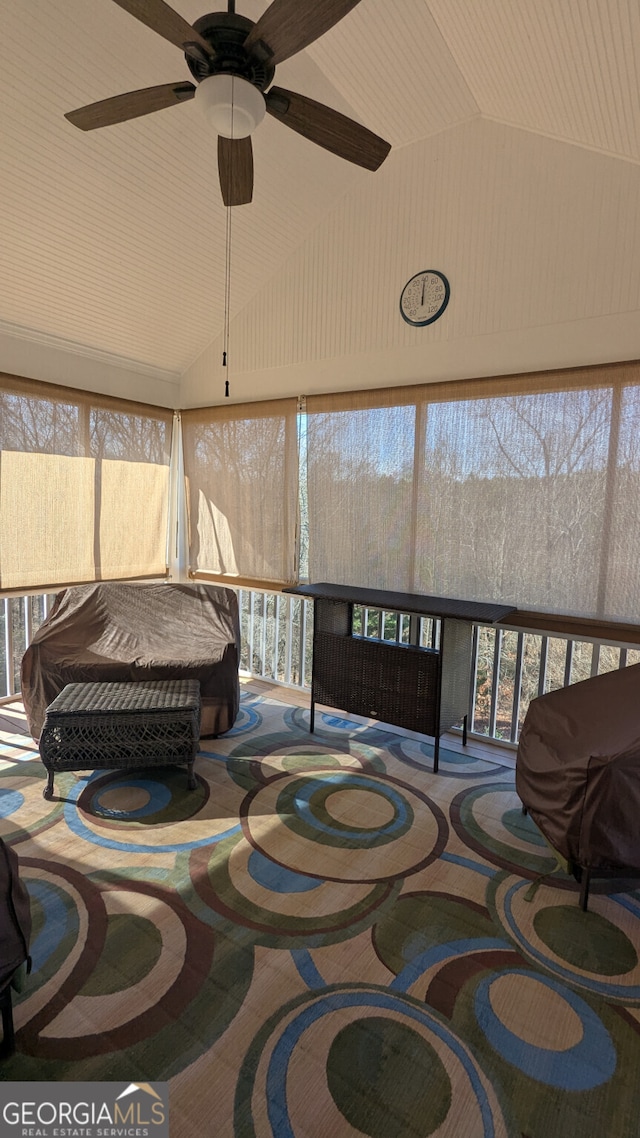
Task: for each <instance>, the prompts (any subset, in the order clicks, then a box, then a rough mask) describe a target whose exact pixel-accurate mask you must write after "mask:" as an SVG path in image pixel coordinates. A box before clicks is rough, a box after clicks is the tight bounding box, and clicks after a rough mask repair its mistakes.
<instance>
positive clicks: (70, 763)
mask: <svg viewBox="0 0 640 1138" xmlns="http://www.w3.org/2000/svg"><path fill="white" fill-rule="evenodd" d="M199 738H200V684H199V683H198V681H197V680H140V681H139V682H137V683H112V684H110V683H85V684H81V683H78V684H67V686H66V687H65V688H64V689H63V690H62V691H61V692H60V695H59V696H57V697H56V699H54V701H53V703H52V704H50V706H49V707H48V708H47V712H46V716H45V721H44V726H43V728H42V734H41V736H40V756H41V758H42V761H43V763H44V765H45V767H46V768H47V770H48V772H49V779H48V782H47V785H46V787H45V789H44V791H43V795H44V797H45V798H52V797H53V778H54V775H55V774H56V773H57V772H59V771H79V770H111V769H118V770H132V769H136V768H140V767H150V766H167V765H170V764H174V763H176V764H178V765H180V766H182V765H186V767H187V773H188V785H189V789H190V790H194V789H195V786H196V780H195V775H194V773H193V766H194V762H195V757H196V754H197V751H198V743H199Z"/></svg>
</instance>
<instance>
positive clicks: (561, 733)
mask: <svg viewBox="0 0 640 1138" xmlns="http://www.w3.org/2000/svg"><path fill="white" fill-rule="evenodd" d="M516 790H517V792H518V794H519V796H520V798H521V800H522V803H523V805H524V806H526V807H527V809H528V811H529V813H530V814H531V817H532V818H533V820H534V822H536V824H537V825H538V826H539V827H540V829H541V830H542V833H543V834H544V836H545V838H546V839H547V841H548V842H549V843H550V845H551V846H553V848H554V849H555V850H557V851H558V853H560V854H561V855H562V857H564V858H566V859H567V861H569V862H571V863H573V864H574V865H578V866H582V867H585V868H591V869H613V870H615V869H640V664H634V665H632V666H631V667H628V668H621V669H620V670H619V671H615V672H607V673H605V674H604V675H601V676H594V677H593V678H592V679H589V680H583V681H582V682H580V683H577V684H571V685H570V686H569V687H567V688H561V689H560V690H559V691H554V692H550V693H549V694H548V695H543V696H540V697H539V698H538V699H534V700H532V702H531V703H530V704H529V709H528V711H527V714H526V717H525V721H524V725H523V728H522V733H521V735H520V742H519V745H518V755H517V761H516Z"/></svg>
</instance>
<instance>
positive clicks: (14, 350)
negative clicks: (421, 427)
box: [0, 0, 640, 405]
mask: <svg viewBox="0 0 640 1138" xmlns="http://www.w3.org/2000/svg"><path fill="white" fill-rule="evenodd" d="M307 2H308V4H309V6H310V7H313V3H314V0H307ZM172 6H173V7H174V8H175V9H176V11H177V12H179V14H180V15H181V16H183V17H184V18H185V19H187V20H188V21H190V22H192V21H193V20H195V19H197V18H198V17H199V16H201V15H203V14H204V13H205V12H206V11H207V10H208V7H207V4H206V0H173V3H172ZM219 6H220V7H221V8H222V7H224V6H225V5H224V3H220V5H219ZM267 6H268V5H267V0H237V9H238V11H239V12H240V13H241V14H242V15H244V16H247V17H249V18H250V19H253V20H256V19H257V18H258V17H259V16H260V15H261V14H262V13H263V12H264V11H265V9H266V8H267ZM304 7H306V3H305V0H300V8H301V9H303V8H304ZM0 12H1V16H2V22H1V27H2V36H1V37H0V57H1V58H0V100H1V105H2V114H1V115H0V202H1V208H0V250H1V256H0V369H2V370H14V371H15V370H22V371H23V372H24V374H32V375H34V376H36V377H37V378H42V379H55V380H57V381H62V380H64V378H65V374H66V373H65V363H64V361H65V360H66V359H67V358H68V359H69V360H70V359H71V357H73V358H74V360H75V361H76V363H75V366H74V367H73V368H72V367H71V365H70V366H69V369H68V374H67V379H68V382H71V383H74V384H77V385H81V384H84V383H86V386H88V387H91V386H93V387H96V388H100V389H104V390H108V389H113V390H116V389H118V387H119V386H120V388H122V383H121V384H120V385H119V384H118V379H117V377H118V375H122V376H124V375H125V374H126V376H127V377H129V378H128V379H127V383H130V382H133V385H134V389H133V390H132V392H131V393H133V394H136V390H135V376H136V375H140V376H145V377H146V378H145V384H146V386H145V387H144V397H145V398H149V397H150V396H151V397H153V378H154V376H156V377H157V379H158V391H157V401H158V402H174V403H176V405H177V404H178V403H179V402H180V400H182V402H183V404H184V403H185V402H192V403H193V402H200V403H202V402H207V401H208V400H209V399H211V401H218V399H219V397H220V395H221V389H220V386H219V384H218V383H217V379H216V381H215V383H213V380H212V386H211V388H209V386H208V384H209V377H210V376H214V378H215V375H216V373H217V370H218V361H219V356H220V345H221V335H222V330H223V324H224V318H225V251H226V244H227V239H228V237H229V233H228V224H227V223H228V216H227V215H228V211H227V210H225V208H224V207H223V205H222V202H221V197H220V189H219V184H218V174H217V157H216V139H215V136H212V134H211V131H210V129H209V128H208V127H207V125H206V124H205V122H204V120H203V119H202V118H201V116H200V114H199V111H198V108H197V107H196V106H195V105H194V103H193V102H188V103H185V104H183V105H179V106H175V107H172V108H170V109H168V110H165V111H162V112H158V113H156V114H152V115H147V116H145V117H144V118H140V119H137V120H135V121H130V122H126V123H121V124H118V125H116V126H112V127H108V128H105V129H102V130H96V131H91V132H86V133H85V132H82V131H80V130H77V129H76V128H74V127H73V126H71V125H70V124H69V123H68V122H67V121H66V120H65V118H64V113H65V111H69V110H72V109H74V108H76V107H79V106H83V105H85V104H87V103H91V102H93V101H95V100H98V99H103V98H107V97H109V96H111V95H116V94H120V93H122V92H124V91H129V90H135V89H138V88H141V87H145V86H152V85H155V84H159V83H164V82H174V81H180V80H183V79H184V80H187V79H190V78H191V76H190V74H189V71H188V68H187V65H186V62H185V60H184V57H183V55H182V53H181V51H180V50H179V49H178V48H176V47H174V46H172V44H170V43H168V42H167V41H166V40H164V39H162V38H161V37H160V36H159V35H157V34H155V33H154V32H152V31H151V30H150V29H149V28H147V27H145V26H144V25H143V24H142V23H140V22H139V21H138V20H136V19H134V18H133V17H132V16H131V15H130V14H128V13H127V12H125V11H123V10H122V9H121V8H120V7H119V6H118V5H117V4H116V3H114V2H113V0H20V2H19V3H17V2H16V0H0ZM275 82H276V83H277V84H278V85H280V86H284V87H288V88H291V89H293V90H296V91H300V92H302V93H304V94H306V95H309V96H311V97H312V98H314V99H317V100H319V101H321V102H324V103H327V104H328V105H330V106H331V107H334V108H336V109H337V110H339V111H342V112H343V113H344V114H347V115H349V116H351V117H353V118H355V119H357V120H358V121H360V122H362V123H364V124H365V125H366V126H368V127H369V128H370V129H372V130H373V131H375V132H376V133H377V134H380V135H382V136H383V137H385V138H386V139H388V140H389V142H391V144H392V152H391V154H390V156H389V158H388V159H387V161H386V162H385V163H384V164H383V166H382V167H381V168H380V170H378V171H377V172H376V173H370V172H368V171H365V170H362V169H360V168H359V167H357V166H354V165H351V164H350V163H347V162H344V161H342V160H341V159H339V158H337V157H335V156H334V155H332V154H330V153H328V152H327V151H325V150H322V149H320V148H319V147H317V146H314V145H313V144H311V143H310V142H308V141H307V140H305V139H303V138H301V137H300V136H298V135H297V134H295V133H294V132H293V131H291V130H288V129H286V128H285V127H284V126H282V125H281V124H280V123H278V122H277V121H275V120H274V119H273V118H271V117H269V116H267V118H266V119H265V120H264V122H263V123H262V124H261V125H260V126H259V127H258V129H257V130H256V132H255V134H254V136H253V148H254V160H255V189H254V199H253V202H252V203H251V204H250V205H247V206H242V207H237V208H235V209H233V210H232V211H230V212H231V219H230V220H231V232H230V239H231V265H232V276H231V291H230V315H231V317H232V324H231V333H232V343H233V337H237V338H238V339H237V340H236V346H237V351H236V358H237V361H238V362H237V366H236V373H235V375H236V378H237V386H236V389H235V392H234V394H235V393H236V392H237V393H238V394H240V395H241V396H242V397H243V398H252V397H254V398H265V397H268V396H270V395H272V394H274V395H279V394H283V393H285V392H288V391H300V392H303V391H305V390H307V391H308V390H311V389H313V388H314V386H315V388H316V389H318V388H322V387H324V388H327V387H329V388H332V387H333V388H337V387H343V388H344V387H349V386H363V385H366V382H367V375H368V374H370V375H371V377H372V382H376V383H381V382H383V381H384V382H390V383H393V382H402V381H406V379H407V378H408V377H411V378H415V379H420V378H423V377H424V378H438V376H441V377H442V378H445V377H449V376H451V375H454V374H457V373H458V372H459V373H461V374H462V373H465V374H466V373H469V369H470V368H471V369H473V367H474V366H476V367H477V370H478V372H480V371H487V370H491V369H492V368H493V367H496V368H497V369H500V367H502V368H506V367H509V368H510V369H511V370H526V368H527V367H528V366H539V365H540V363H541V361H543V360H544V361H545V362H547V364H551V365H552V364H553V363H554V362H555V361H557V362H558V363H562V364H564V363H582V362H589V360H590V359H591V358H595V357H597V356H599V357H600V358H609V357H611V358H614V357H616V358H620V353H623V354H628V352H629V351H630V350H631V351H634V347H635V342H634V339H633V333H632V332H631V333H629V328H630V327H631V324H629V325H628V326H626V325H625V329H624V334H622V335H621V324H620V321H621V320H627V319H629V321H630V320H631V319H632V318H635V316H636V315H637V307H638V296H639V295H640V293H639V289H640V280H639V279H638V272H640V270H638V269H636V268H635V265H636V264H640V256H638V255H637V254H638V253H640V250H638V249H637V247H636V242H637V239H638V238H637V235H638V232H639V229H640V225H639V221H638V216H637V215H638V206H637V203H638V201H639V200H640V9H639V6H638V4H637V0H536V2H535V3H533V2H532V0H482V2H479V0H393V2H392V3H389V0H360V3H359V4H357V6H356V7H355V8H354V9H353V11H352V12H350V13H349V15H347V16H346V17H345V18H344V19H343V20H342V21H341V22H340V23H339V24H337V25H336V26H335V27H334V28H332V29H331V30H330V31H329V32H328V33H326V35H325V36H323V37H322V38H321V39H319V40H317V41H316V42H315V43H313V44H312V45H310V46H309V47H308V48H307V49H306V50H304V51H303V52H300V53H299V54H298V55H296V56H294V57H293V58H291V59H290V60H287V61H285V62H284V63H282V64H280V65H279V66H278V68H277V75H276V80H275ZM540 136H546V138H545V137H540ZM532 219H534V220H535V232H531V233H527V235H526V239H524V237H523V228H524V227H526V226H527V225H529V224H532ZM581 226H583V228H581ZM583 235H584V239H585V240H584V241H583ZM527 262H528V263H527ZM532 263H535V266H536V272H535V278H534V277H532V274H531V272H530V265H531V264H532ZM430 265H433V266H434V267H439V268H440V269H442V270H443V271H445V272H446V273H447V274H448V275H449V277H450V279H451V284H452V300H451V304H450V309H449V310H448V313H447V314H445V317H444V318H443V319H442V321H441V322H439V323H438V324H437V325H434V326H433V328H432V329H423V330H419V331H416V330H409V329H408V328H407V327H406V326H404V325H403V324H401V323H398V321H399V319H400V318H399V315H398V313H397V293H398V289H399V286H401V284H402V282H403V280H404V279H406V278H408V277H409V276H411V275H412V273H413V272H415V271H417V270H418V269H420V268H425V267H429V266H430ZM545 274H547V276H546V277H545ZM365 279H366V281H367V286H366V291H365V284H364V281H365ZM545 280H546V282H547V286H545V284H544V282H545ZM354 281H357V282H358V289H359V290H360V292H359V293H355V292H354V284H353V282H354ZM541 282H542V283H541ZM600 285H601V286H602V287H600ZM502 298H504V300H503V299H502ZM318 305H322V312H319V310H318ZM345 314H347V315H345ZM613 318H616V319H617V320H618V323H617V324H616V328H615V330H614V329H613V325H611V324H609V325H606V323H603V321H604V322H606V321H611V320H612V319H613ZM584 321H589V322H590V327H591V326H594V325H593V322H594V321H600V324H599V325H598V329H599V331H598V333H597V335H596V334H595V333H593V334H591V333H587V332H585V331H584V328H583V326H582V324H581V325H580V336H579V337H578V334H577V331H576V334H575V344H576V345H577V344H584V345H585V347H584V351H583V357H584V358H578V357H579V356H580V351H579V349H578V348H574V347H571V346H570V342H571V343H573V341H571V327H573V328H574V329H577V326H578V323H579V322H583V323H584ZM327 324H330V325H331V326H330V327H328V326H326V325H327ZM561 328H562V329H566V330H568V331H567V335H568V337H569V339H568V340H567V341H566V342H565V344H564V346H563V344H562V343H561V339H562V337H561V334H560V331H559V329H561ZM541 329H544V330H545V331H544V332H543V331H541ZM534 333H535V335H534ZM517 335H521V336H522V337H523V338H522V339H521V344H522V354H521V357H519V356H518V353H517V345H516V340H514V337H516V336H517ZM563 335H564V333H563ZM496 337H502V339H501V340H500V341H499V344H500V345H502V347H501V348H500V350H497V348H496V345H497V344H498V340H497V339H496ZM505 337H507V338H508V337H510V339H506V338H505ZM536 337H537V338H536ZM525 340H526V345H528V347H526V346H525ZM479 343H481V348H482V346H484V347H486V349H487V351H486V353H485V355H484V356H483V354H482V350H480V352H479V349H478V344H479ZM535 343H537V344H538V345H539V347H540V352H539V358H538V356H536V351H535V350H532V349H531V345H533V344H535ZM465 344H467V345H471V346H470V347H469V350H468V351H466V354H465V349H464V345H465ZM444 345H447V348H446V351H445V348H444ZM489 349H490V350H489ZM503 349H504V350H503ZM554 351H555V353H556V355H555V356H554V354H553V353H554ZM372 352H375V353H377V354H378V356H379V357H384V358H385V366H384V369H383V371H380V370H379V369H378V370H376V366H375V364H374V365H373V366H370V363H366V365H365V361H368V360H369V357H370V354H371V353H372ZM403 353H404V355H403ZM636 354H637V355H640V340H638V344H637V349H636ZM78 358H81V359H84V360H85V363H86V369H85V373H84V374H83V373H82V369H80V370H78V365H77V360H78ZM409 358H410V359H411V364H410V366H409V363H408V360H409ZM454 359H455V361H456V362H455V364H454V363H452V361H453V360H454ZM474 360H476V361H477V363H476V364H475V365H474V363H473V361H474ZM394 361H395V363H394ZM500 361H502V363H501V362H500ZM109 367H111V369H112V370H111V372H110V371H109ZM252 375H255V377H256V384H257V382H258V380H257V377H259V387H257V386H255V385H254V386H253V387H252ZM131 376H133V377H134V378H133V380H132V381H131V379H130V377H131ZM181 377H182V390H180V384H181ZM150 384H151V386H150ZM216 384H217V385H216ZM140 392H142V388H140ZM139 397H143V396H142V394H139Z"/></svg>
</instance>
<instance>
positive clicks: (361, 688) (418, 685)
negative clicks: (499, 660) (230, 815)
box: [283, 582, 515, 771]
mask: <svg viewBox="0 0 640 1138" xmlns="http://www.w3.org/2000/svg"><path fill="white" fill-rule="evenodd" d="M283 591H284V592H285V593H293V594H295V595H296V596H300V597H309V598H311V599H313V602H314V624H313V665H312V673H311V717H310V724H309V728H310V730H311V731H313V730H314V726H315V705H316V703H322V704H325V705H326V706H329V707H336V708H340V709H341V710H342V711H346V712H348V713H351V714H353V715H362V716H365V717H366V718H368V719H377V720H381V721H382V722H384V723H392V724H394V725H395V726H397V727H404V728H406V729H407V730H412V731H418V732H420V733H422V734H424V735H432V736H433V738H434V750H433V769H434V771H437V770H438V758H439V746H440V736H441V735H443V734H444V732H445V731H448V730H449V729H450V728H451V727H453V726H454V724H456V723H460V722H461V721H462V725H463V727H462V741H463V743H464V744H466V741H467V707H468V703H469V689H470V684H471V667H472V659H471V655H472V653H471V649H472V624H473V623H474V622H477V623H479V624H495V623H496V622H497V621H499V620H504V619H505V618H506V617H507V616H509V614H510V613H513V612H514V611H515V610H514V608H513V607H512V606H510V605H497V604H485V603H483V602H480V601H464V600H455V599H453V598H450V597H427V596H421V595H419V594H416V593H396V592H391V591H389V590H386V589H362V588H357V587H355V586H352V585H333V584H327V583H324V582H323V583H320V584H317V585H298V586H295V587H291V588H288V589H284V590H283ZM354 605H357V606H360V607H362V608H369V609H382V610H384V611H385V612H400V613H407V614H409V615H410V616H416V617H421V616H426V617H434V618H435V619H437V620H439V621H440V625H441V628H440V643H439V647H438V648H437V649H436V648H421V647H419V646H418V645H417V644H400V643H394V642H389V641H383V640H373V639H371V638H368V637H364V636H358V635H356V634H354V631H353V608H354Z"/></svg>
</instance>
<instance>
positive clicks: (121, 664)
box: [22, 582, 240, 742]
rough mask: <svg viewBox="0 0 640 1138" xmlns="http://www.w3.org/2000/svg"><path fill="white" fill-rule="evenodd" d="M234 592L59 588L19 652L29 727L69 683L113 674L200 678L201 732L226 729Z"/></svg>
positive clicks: (234, 647)
mask: <svg viewBox="0 0 640 1138" xmlns="http://www.w3.org/2000/svg"><path fill="white" fill-rule="evenodd" d="M239 659H240V627H239V621H238V598H237V596H236V594H235V593H234V591H233V590H232V589H222V588H217V587H215V586H213V585H190V584H189V585H187V584H185V585H179V584H164V583H161V584H155V583H153V584H151V583H148V584H147V583H145V584H139V585H138V584H118V583H112V582H109V583H104V584H99V585H79V586H77V587H76V588H71V589H65V590H64V591H63V592H61V593H58V595H57V597H56V599H55V602H54V605H53V608H52V610H51V613H50V614H49V616H48V617H47V619H46V620H45V621H44V622H43V624H42V625H41V626H40V628H39V629H38V631H37V632H36V634H35V636H34V637H33V640H32V642H31V644H30V646H29V647H28V648H27V651H26V652H25V654H24V656H23V658H22V698H23V700H24V706H25V711H26V713H27V721H28V723H29V730H30V731H31V734H32V736H33V738H34V739H35V741H36V742H37V741H38V739H39V738H40V732H41V730H42V724H43V722H44V716H45V711H46V709H47V707H48V706H49V704H50V703H51V702H52V701H53V700H54V699H55V697H56V696H57V695H58V694H59V693H60V692H61V691H62V689H63V688H64V687H65V685H66V684H69V683H77V682H91V681H109V680H111V681H114V680H121V681H122V680H179V679H193V680H199V681H200V695H201V701H202V724H201V731H202V734H203V735H221V734H222V733H223V732H224V731H228V730H229V729H230V728H231V727H232V726H233V723H234V720H235V718H236V716H237V714H238V707H239V703H240V685H239V681H238V663H239Z"/></svg>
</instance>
